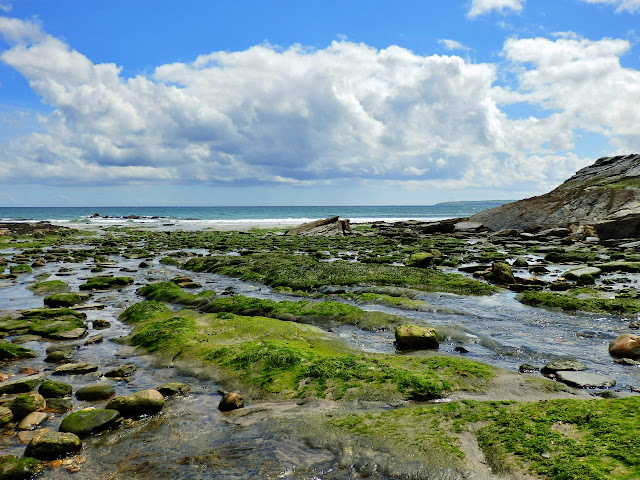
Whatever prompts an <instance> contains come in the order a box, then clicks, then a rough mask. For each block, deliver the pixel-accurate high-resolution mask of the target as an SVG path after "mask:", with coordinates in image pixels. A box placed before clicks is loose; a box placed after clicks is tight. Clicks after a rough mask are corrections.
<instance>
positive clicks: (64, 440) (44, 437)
mask: <svg viewBox="0 0 640 480" xmlns="http://www.w3.org/2000/svg"><path fill="white" fill-rule="evenodd" d="M81 448H82V441H81V440H80V437H78V436H77V435H75V434H73V433H62V432H52V431H51V430H46V429H45V430H42V431H41V432H40V433H38V434H37V435H36V436H35V437H33V440H31V442H29V445H27V449H26V450H25V452H24V455H25V457H33V458H37V459H38V460H56V459H58V458H64V457H68V456H69V455H73V454H75V453H78V452H79V451H80V449H81Z"/></svg>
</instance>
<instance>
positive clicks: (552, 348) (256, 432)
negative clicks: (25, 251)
mask: <svg viewBox="0 0 640 480" xmlns="http://www.w3.org/2000/svg"><path fill="white" fill-rule="evenodd" d="M115 261H116V262H117V263H118V265H119V267H126V268H131V269H134V270H136V273H123V274H124V275H129V276H132V277H134V278H135V280H136V283H137V285H132V286H129V287H126V288H124V289H122V290H121V291H117V292H104V293H96V294H95V295H94V297H93V299H92V302H97V303H104V304H105V305H106V307H105V308H104V309H103V310H88V311H86V313H87V315H88V320H89V321H90V320H93V319H98V318H101V319H106V320H109V321H110V322H111V324H112V326H111V327H110V328H109V329H106V330H100V331H90V335H94V334H98V333H99V334H102V335H103V336H104V337H105V341H104V342H102V343H99V344H95V345H87V346H83V347H81V348H79V349H78V350H77V351H76V352H75V354H74V359H75V360H77V361H83V362H89V363H96V364H99V365H101V370H103V371H104V370H107V369H109V368H110V367H115V366H116V365H120V364H123V363H135V364H136V365H137V366H138V371H137V372H136V373H135V374H134V375H133V376H132V377H131V379H130V380H129V381H126V382H125V381H119V382H113V383H114V385H115V387H116V391H117V394H119V395H121V394H126V393H129V392H133V391H137V390H141V389H145V388H155V387H157V386H158V385H160V384H162V383H165V382H168V381H184V382H186V383H189V384H191V385H193V391H192V392H191V393H190V394H189V395H187V396H184V397H176V398H172V399H170V400H169V401H168V403H167V406H166V407H165V409H164V410H163V411H162V413H161V414H159V415H158V416H155V417H152V418H146V419H142V420H140V421H135V422H133V423H131V424H130V425H128V426H125V427H123V428H120V429H118V430H117V431H115V432H112V433H108V434H104V435H99V436H96V437H92V438H89V439H87V440H86V441H85V446H86V448H85V449H84V450H83V452H82V456H83V457H84V460H85V461H84V463H83V464H82V466H81V471H80V472H79V473H77V474H74V477H73V478H78V479H84V478H87V479H90V478H101V479H102V478H104V479H113V480H119V479H129V478H135V479H145V480H146V479H149V480H161V479H178V478H179V479H276V478H290V479H300V480H302V479H324V480H343V479H344V480H346V479H351V478H364V477H367V478H372V479H374V480H387V479H393V478H406V477H403V476H400V475H399V474H397V475H395V476H394V475H391V474H389V473H388V472H387V473H385V472H382V473H380V472H375V471H373V470H367V468H368V467H367V461H366V459H365V460H362V459H360V460H359V463H358V462H355V463H354V461H353V459H352V458H349V459H348V460H345V458H344V455H343V454H341V453H340V448H339V445H333V448H332V446H331V445H329V444H326V443H322V444H314V443H313V442H310V441H309V438H308V437H307V438H304V435H297V434H296V430H295V428H294V429H293V430H291V428H289V430H287V428H284V427H282V425H280V426H279V425H278V424H275V423H273V422H256V423H250V424H247V425H242V424H238V423H236V422H235V421H230V418H232V417H230V416H229V415H228V414H223V413H221V412H219V411H218V409H217V404H218V402H219V401H220V395H219V394H218V388H219V387H218V385H216V384H215V383H214V382H211V381H208V380H198V379H195V378H194V377H190V376H187V375H185V374H184V373H181V372H180V371H179V370H178V369H177V368H165V367H158V366H154V365H153V359H152V358H151V357H148V356H135V355H133V352H132V351H131V349H129V348H128V347H122V346H121V345H120V344H119V343H116V342H113V341H112V340H115V339H117V338H119V337H121V336H123V335H126V334H127V333H128V331H129V329H128V327H127V326H126V325H123V324H122V323H121V322H120V321H119V320H118V319H117V314H118V312H119V311H120V310H121V309H122V308H125V307H126V306H128V305H130V304H131V303H134V302H136V301H139V300H140V299H139V298H138V297H137V296H136V294H135V289H136V288H137V287H138V286H139V285H140V284H146V283H148V282H150V281H160V280H166V279H169V278H172V277H174V276H176V275H178V274H184V273H185V272H184V271H181V270H178V269H176V268H175V267H172V266H165V265H161V264H159V263H157V261H154V262H153V266H152V268H150V269H147V270H142V269H137V265H138V264H139V263H140V260H128V259H125V258H118V259H115ZM64 266H65V267H68V268H71V269H72V272H73V274H72V275H69V276H60V277H58V276H56V275H55V274H53V273H54V267H53V266H47V267H44V268H42V269H38V272H42V271H48V272H50V273H52V274H53V275H52V276H50V277H49V278H48V280H52V279H57V278H59V279H61V280H63V281H65V282H67V283H69V284H70V285H71V286H72V289H76V287H77V286H78V285H79V284H80V283H82V282H83V279H84V278H86V277H89V276H91V274H90V272H89V268H90V265H89V264H88V263H87V264H64ZM57 268H58V267H56V268H55V270H57ZM110 271H111V270H108V272H110ZM112 272H113V273H114V274H117V273H118V269H113V270H112ZM105 273H107V272H105ZM189 275H190V276H192V278H194V280H196V281H198V282H200V283H202V284H203V288H206V289H213V290H216V291H218V292H219V291H221V290H224V289H225V288H227V287H232V288H233V289H234V290H235V291H236V292H237V293H239V294H244V295H249V296H259V297H268V298H274V299H276V300H279V299H284V298H291V297H287V296H285V295H281V294H274V293H272V292H271V290H270V289H269V288H267V287H264V286H260V285H255V284H250V283H245V282H242V281H240V280H237V279H231V278H226V277H222V276H219V275H213V274H197V273H192V272H189ZM34 281H35V277H34V274H26V275H22V276H20V280H19V283H17V284H15V285H11V286H6V287H3V288H1V289H0V309H2V310H16V309H23V308H33V307H40V306H42V297H41V296H36V295H34V294H33V293H32V292H30V291H29V290H27V289H26V286H28V285H30V284H32V283H33V282H34ZM420 298H422V299H424V300H426V301H428V302H430V303H432V304H434V305H437V306H441V307H446V308H449V309H454V310H457V311H459V313H458V314H454V313H425V312H412V311H404V310H397V309H393V308H387V307H380V306H366V307H364V308H369V309H379V310H383V311H387V312H390V313H395V314H399V315H404V316H406V317H410V318H412V319H413V320H415V321H416V322H425V323H428V324H432V325H435V326H438V327H439V328H440V329H442V330H443V331H447V332H451V338H452V339H451V340H450V341H445V342H444V343H443V344H442V345H441V351H443V352H445V353H451V354H454V355H460V354H458V353H456V352H455V350H454V348H455V347H456V346H458V345H460V344H464V346H465V348H467V349H468V350H469V353H467V354H465V356H466V357H468V358H473V359H477V360H480V361H483V362H487V363H490V364H492V365H497V366H500V367H503V368H506V369H509V370H513V371H515V370H517V369H518V366H519V365H520V364H521V363H525V362H527V363H533V364H536V365H539V366H541V365H543V364H544V363H546V362H547V361H549V360H552V359H554V358H558V357H565V356H566V357H572V358H576V359H578V360H580V361H582V362H584V363H585V364H586V365H587V366H588V367H589V369H590V370H591V371H593V372H597V373H602V374H606V375H609V376H612V377H614V378H616V379H617V381H618V385H617V387H615V388H627V386H632V387H634V388H640V369H639V368H638V367H634V366H622V365H619V364H616V363H615V362H613V361H612V359H611V358H610V357H609V355H608V353H607V345H608V343H609V341H610V340H611V339H613V338H615V337H616V336H617V335H619V334H620V333H624V332H627V331H628V328H627V325H628V323H629V319H628V318H626V319H623V318H617V317H611V316H603V315H589V314H575V315H569V314H564V313H561V312H552V311H547V310H543V309H535V308H531V307H528V306H525V305H522V304H520V303H519V302H517V301H516V300H515V295H514V294H513V293H511V292H502V293H498V294H495V295H493V296H490V297H461V296H457V295H448V294H423V295H422V296H421V297H420ZM334 331H335V333H337V334H338V335H340V336H341V337H342V338H343V339H344V340H345V341H347V342H349V343H350V344H352V345H355V346H357V347H358V348H361V349H363V350H366V351H373V352H386V353H392V352H394V351H395V349H394V346H393V335H392V334H391V333H389V332H365V331H362V330H360V329H358V328H356V327H352V326H343V327H340V328H337V329H334ZM24 345H25V346H26V347H29V348H32V349H34V350H36V351H37V352H38V353H40V356H39V357H38V358H36V359H30V360H24V361H19V362H14V363H12V364H10V365H9V366H7V367H6V368H4V370H3V371H5V372H8V373H15V372H17V371H18V370H19V369H20V368H21V367H23V366H25V365H29V366H31V367H34V368H38V369H40V370H41V371H47V370H50V369H51V368H52V367H51V366H50V365H48V364H46V363H44V362H43V359H44V357H45V354H44V350H45V348H46V346H47V345H49V343H46V342H29V343H26V344H24ZM61 379H62V380H63V381H68V382H69V383H71V384H72V385H73V387H74V390H75V389H76V388H78V387H81V386H83V385H87V384H90V383H95V382H97V381H98V380H97V379H96V378H95V377H93V376H91V375H84V376H73V377H62V378H61ZM73 401H74V407H75V408H82V407H86V406H90V405H94V406H95V405H100V404H96V403H89V402H81V401H78V400H76V399H74V400H73ZM62 417H63V415H62V414H54V415H53V416H52V418H51V419H49V421H48V424H47V425H46V426H47V427H49V428H53V429H57V427H58V425H59V422H60V421H61V418H62ZM298 433H307V434H308V433H309V432H302V431H300V432H298ZM0 450H2V451H3V452H6V453H13V454H17V455H21V454H22V452H23V450H24V445H21V444H20V443H19V442H18V440H17V439H16V438H15V437H11V436H6V435H5V436H2V438H0ZM358 472H361V473H358ZM69 475H70V474H69V473H68V472H67V471H66V470H64V469H58V470H50V471H48V472H47V473H46V474H45V475H44V477H43V478H51V479H63V478H69ZM457 475H458V474H451V473H450V472H446V471H439V472H435V473H434V472H428V473H425V474H424V475H418V474H416V475H415V476H414V477H412V478H459V477H458V476H457Z"/></svg>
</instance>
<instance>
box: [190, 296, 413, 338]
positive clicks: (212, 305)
mask: <svg viewBox="0 0 640 480" xmlns="http://www.w3.org/2000/svg"><path fill="white" fill-rule="evenodd" d="M202 310H203V311H205V312H209V313H218V312H229V313H234V314H236V315H244V316H263V317H271V318H277V319H280V320H289V321H294V322H302V323H311V324H314V325H318V326H321V327H324V328H327V327H329V326H332V325H343V324H350V325H357V326H359V327H361V328H363V329H365V330H379V329H389V328H392V327H394V326H395V325H402V324H404V323H407V322H409V320H408V319H406V318H404V317H401V316H398V315H391V314H388V313H383V312H368V311H365V310H362V309H360V308H358V307H355V306H353V305H348V304H346V303H341V302H334V301H324V302H311V301H308V300H298V301H290V300H283V301H279V302H277V301H275V300H269V299H264V298H251V297H245V296H243V295H235V296H233V297H224V298H216V299H214V300H212V301H211V302H209V303H208V304H207V305H205V306H204V307H203V308H202Z"/></svg>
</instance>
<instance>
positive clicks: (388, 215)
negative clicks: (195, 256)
mask: <svg viewBox="0 0 640 480" xmlns="http://www.w3.org/2000/svg"><path fill="white" fill-rule="evenodd" d="M497 204H499V203H496V202H487V203H482V202H471V203H465V204H439V205H415V206H392V205H381V206H246V207H239V206H228V207H221V206H216V207H140V206H132V207H0V221H5V222H7V221H11V222H15V221H21V222H34V221H43V220H44V221H50V222H52V223H56V224H63V225H64V224H77V225H78V226H80V225H81V224H89V225H94V224H95V225H121V224H125V225H126V224H129V225H131V224H148V226H153V225H154V224H155V225H168V224H171V225H175V226H185V227H191V228H205V227H207V226H216V225H219V226H234V225H237V226H242V225H274V226H275V225H293V224H298V223H304V222H308V221H312V220H317V219H319V218H327V217H331V216H334V215H339V216H340V217H341V218H348V219H350V220H351V222H352V223H367V222H372V221H379V220H382V221H388V222H395V221H402V220H420V221H434V220H442V219H445V218H454V217H467V216H470V215H473V214H474V213H477V212H480V211H482V210H485V209H487V208H491V207H494V206H496V205H497ZM95 214H98V215H99V216H95Z"/></svg>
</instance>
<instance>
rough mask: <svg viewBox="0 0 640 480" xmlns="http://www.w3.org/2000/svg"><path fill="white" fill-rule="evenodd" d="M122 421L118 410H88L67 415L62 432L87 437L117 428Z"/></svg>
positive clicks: (61, 426) (61, 425)
mask: <svg viewBox="0 0 640 480" xmlns="http://www.w3.org/2000/svg"><path fill="white" fill-rule="evenodd" d="M121 420H122V416H121V415H120V412H119V411H118V410H110V409H102V408H100V409H94V408H88V409H84V410H79V411H77V412H73V413H71V414H69V415H67V416H66V417H65V418H64V419H63V420H62V423H60V431H61V432H69V433H74V434H76V435H77V436H78V437H86V436H88V435H91V434H93V433H98V432H102V431H104V430H107V429H109V428H112V427H115V426H117V425H118V424H119V423H120V421H121Z"/></svg>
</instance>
